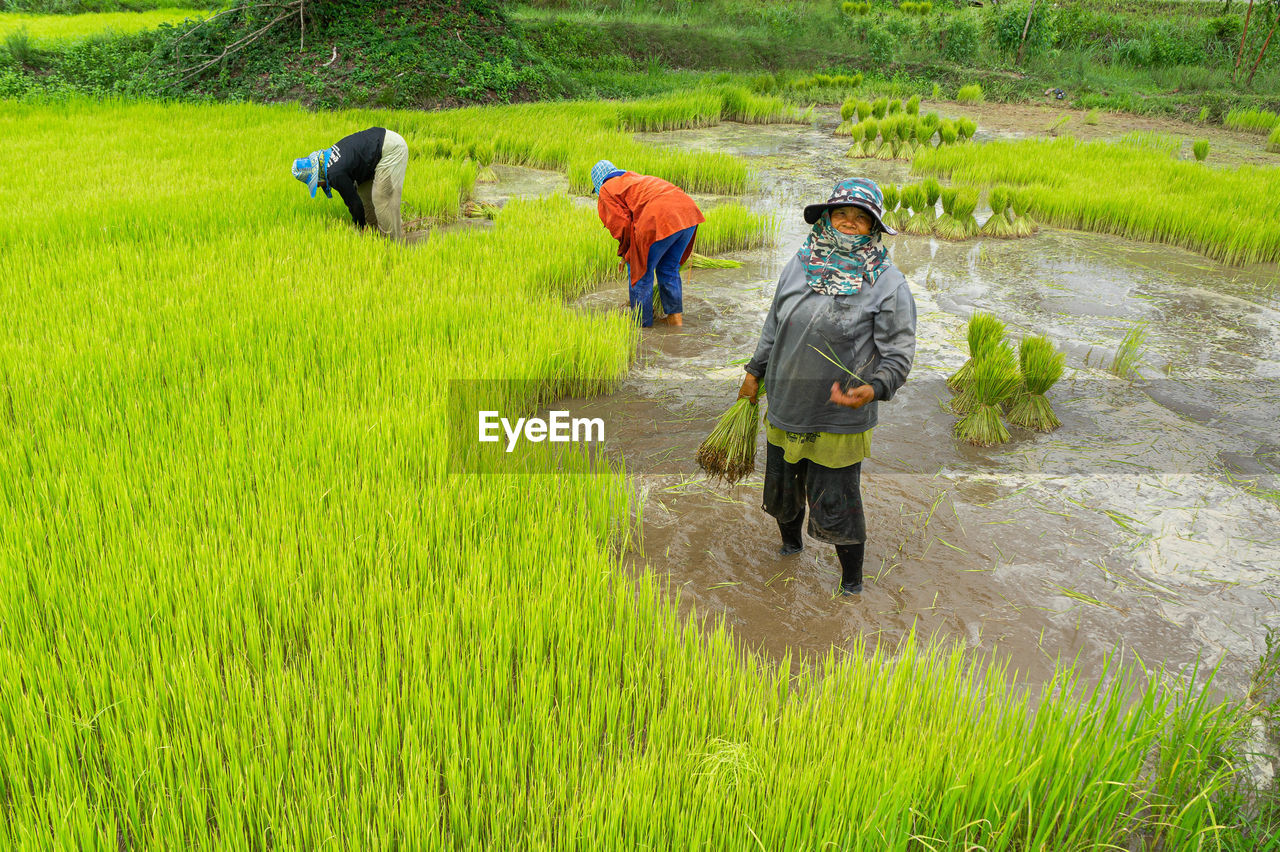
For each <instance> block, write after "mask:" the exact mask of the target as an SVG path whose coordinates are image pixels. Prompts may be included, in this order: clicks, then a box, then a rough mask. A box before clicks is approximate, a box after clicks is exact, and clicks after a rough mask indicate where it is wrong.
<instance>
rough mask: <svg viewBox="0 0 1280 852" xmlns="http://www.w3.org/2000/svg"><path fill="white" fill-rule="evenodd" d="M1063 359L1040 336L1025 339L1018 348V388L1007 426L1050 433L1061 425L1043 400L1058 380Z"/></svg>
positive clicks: (1011, 405)
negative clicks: (1019, 384) (1019, 386)
mask: <svg viewBox="0 0 1280 852" xmlns="http://www.w3.org/2000/svg"><path fill="white" fill-rule="evenodd" d="M1065 361H1066V356H1065V355H1064V354H1063V353H1061V352H1059V351H1057V349H1055V348H1054V345H1053V343H1052V341H1050V340H1049V338H1047V337H1043V336H1041V335H1028V336H1026V337H1023V338H1022V341H1021V342H1020V343H1019V344H1018V365H1019V367H1020V371H1021V374H1022V387H1021V388H1020V389H1019V390H1018V392H1017V394H1015V395H1014V397H1013V399H1012V400H1011V401H1010V402H1009V407H1008V417H1009V422H1010V423H1012V424H1013V425H1015V426H1021V427H1022V428H1023V429H1030V430H1032V431H1035V432H1052V431H1053V430H1054V429H1057V428H1058V427H1059V426H1061V425H1062V422H1061V421H1060V420H1058V416H1057V415H1056V414H1054V413H1053V406H1052V405H1050V404H1049V400H1048V398H1047V397H1046V396H1045V394H1046V393H1048V391H1049V388H1051V387H1053V386H1054V385H1055V384H1056V383H1057V381H1058V379H1060V378H1062V369H1063V364H1064V362H1065Z"/></svg>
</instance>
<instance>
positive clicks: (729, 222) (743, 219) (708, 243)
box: [694, 203, 778, 255]
mask: <svg viewBox="0 0 1280 852" xmlns="http://www.w3.org/2000/svg"><path fill="white" fill-rule="evenodd" d="M703 215H705V216H706V219H707V221H705V222H703V223H702V224H701V225H699V226H698V234H697V236H696V237H695V239H694V248H696V249H697V250H698V251H699V252H701V253H702V254H707V255H715V254H725V253H726V252H731V251H741V250H743V249H751V248H758V247H759V246H765V245H769V244H771V243H772V242H773V241H774V240H776V239H777V236H778V221H777V219H775V218H774V217H773V216H772V215H770V214H768V213H756V212H754V211H752V210H750V209H748V208H746V207H744V206H742V205H741V204H733V203H731V204H720V205H717V206H715V207H711V208H709V209H707V210H704V211H703Z"/></svg>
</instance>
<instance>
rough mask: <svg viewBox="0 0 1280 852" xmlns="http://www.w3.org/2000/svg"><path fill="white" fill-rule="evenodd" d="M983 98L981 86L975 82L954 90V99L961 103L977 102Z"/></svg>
mask: <svg viewBox="0 0 1280 852" xmlns="http://www.w3.org/2000/svg"><path fill="white" fill-rule="evenodd" d="M984 99H985V96H984V95H983V93H982V86H980V85H978V84H977V83H970V84H969V85H968V86H961V87H960V91H958V92H956V101H958V102H959V103H962V104H979V103H982V101H983V100H984Z"/></svg>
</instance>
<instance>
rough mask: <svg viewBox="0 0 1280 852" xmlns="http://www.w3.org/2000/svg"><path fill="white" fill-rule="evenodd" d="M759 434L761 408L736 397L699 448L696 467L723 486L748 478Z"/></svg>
mask: <svg viewBox="0 0 1280 852" xmlns="http://www.w3.org/2000/svg"><path fill="white" fill-rule="evenodd" d="M759 433H760V406H759V405H758V404H757V403H754V402H752V401H751V400H749V399H746V398H745V397H742V398H739V399H738V401H737V402H735V403H734V404H733V405H732V406H730V407H729V410H728V411H726V412H725V413H724V414H722V415H720V419H719V420H718V421H716V426H715V428H714V429H712V430H711V434H710V435H708V436H707V437H706V440H704V441H703V442H702V443H701V444H700V445H699V446H698V454H697V459H698V467H700V468H702V470H703V472H705V473H706V474H707V476H709V477H711V478H712V479H719V480H721V481H722V482H724V483H725V484H726V485H733V484H734V483H735V482H737V481H738V480H740V479H742V478H744V477H746V476H750V475H751V473H752V472H753V471H754V470H755V469H756V436H757V435H759Z"/></svg>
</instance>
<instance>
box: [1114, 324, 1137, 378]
mask: <svg viewBox="0 0 1280 852" xmlns="http://www.w3.org/2000/svg"><path fill="white" fill-rule="evenodd" d="M1146 339H1147V324H1146V323H1138V324H1137V325H1135V326H1134V327H1133V328H1131V329H1129V332H1128V333H1127V334H1125V336H1124V339H1123V340H1121V341H1120V348H1119V349H1117V350H1116V357H1115V358H1113V359H1111V366H1110V367H1108V368H1107V369H1108V370H1110V371H1111V372H1113V373H1115V374H1116V375H1117V376H1119V377H1120V378H1122V379H1128V378H1132V377H1133V374H1134V372H1135V371H1136V370H1137V367H1138V362H1139V361H1141V360H1142V344H1143V343H1144V342H1145V341H1146Z"/></svg>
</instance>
